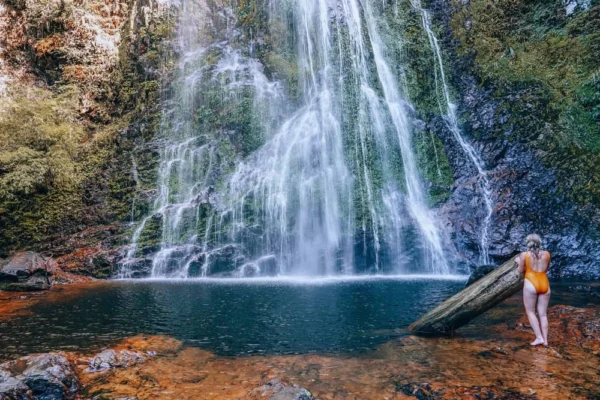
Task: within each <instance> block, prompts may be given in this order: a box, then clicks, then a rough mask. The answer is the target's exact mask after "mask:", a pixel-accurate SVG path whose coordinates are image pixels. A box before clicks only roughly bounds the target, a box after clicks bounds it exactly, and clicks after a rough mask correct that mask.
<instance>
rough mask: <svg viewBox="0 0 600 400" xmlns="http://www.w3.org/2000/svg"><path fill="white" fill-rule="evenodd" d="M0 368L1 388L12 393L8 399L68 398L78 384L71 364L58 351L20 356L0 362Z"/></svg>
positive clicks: (73, 397) (6, 392) (45, 399)
mask: <svg viewBox="0 0 600 400" xmlns="http://www.w3.org/2000/svg"><path fill="white" fill-rule="evenodd" d="M0 371H1V372H0V382H1V383H0V388H1V389H0V390H2V391H3V394H6V396H9V394H10V393H12V394H13V397H7V398H17V399H44V400H59V399H60V400H63V399H66V400H70V399H75V398H76V396H77V391H78V390H79V387H80V385H79V379H78V378H77V375H76V373H75V370H74V369H73V365H72V364H71V362H70V361H69V360H68V359H67V357H65V356H64V355H63V354H60V353H45V354H37V355H32V356H26V357H21V358H18V359H16V360H13V361H9V362H6V363H4V364H0ZM2 398H5V397H2Z"/></svg>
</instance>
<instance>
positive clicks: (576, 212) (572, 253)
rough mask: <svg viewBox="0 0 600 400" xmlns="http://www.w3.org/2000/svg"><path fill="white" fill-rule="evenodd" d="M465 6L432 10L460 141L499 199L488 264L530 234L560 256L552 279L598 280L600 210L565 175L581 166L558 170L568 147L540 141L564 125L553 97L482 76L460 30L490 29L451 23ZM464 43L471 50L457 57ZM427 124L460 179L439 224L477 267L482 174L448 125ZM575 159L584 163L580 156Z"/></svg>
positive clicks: (439, 4) (538, 88)
mask: <svg viewBox="0 0 600 400" xmlns="http://www.w3.org/2000/svg"><path fill="white" fill-rule="evenodd" d="M463 4H466V3H464V2H463ZM461 7H466V8H465V9H467V8H468V6H463V5H457V3H456V2H455V3H452V2H445V1H440V0H434V1H432V2H431V3H430V4H429V9H430V10H431V12H432V14H433V16H434V19H435V23H436V25H439V26H440V28H442V32H443V34H441V35H440V37H439V39H440V41H441V42H443V44H442V47H443V49H444V51H445V52H447V58H448V60H449V61H450V62H448V64H447V65H446V70H447V71H453V73H452V74H451V77H450V79H451V82H450V84H451V86H452V87H453V88H454V89H455V90H456V93H457V94H458V96H457V97H458V98H457V103H458V113H459V115H460V117H461V120H462V121H463V123H462V125H461V129H462V132H463V135H464V136H465V138H466V139H467V140H468V141H469V142H470V143H471V144H472V145H473V146H474V147H475V149H476V150H477V151H478V153H479V154H480V155H481V157H482V159H483V161H484V163H485V168H486V170H487V173H488V178H489V179H490V189H491V192H492V197H493V200H494V213H493V217H492V221H491V226H490V232H489V238H490V243H489V244H490V247H489V253H490V258H491V261H492V262H493V263H495V264H500V263H501V262H504V261H506V260H507V259H508V258H510V257H511V256H513V255H515V254H516V253H518V252H520V251H523V250H524V243H523V241H524V239H525V237H526V236H527V234H529V233H532V232H536V233H538V234H540V235H541V236H542V239H543V241H544V247H545V248H546V249H547V250H549V251H550V252H551V253H552V255H553V257H552V264H551V268H550V270H549V274H550V275H551V276H555V277H569V276H582V277H587V278H597V277H599V276H600V268H599V267H598V263H597V261H596V260H598V259H599V257H600V225H599V224H598V222H597V221H599V220H600V210H599V209H598V208H597V207H595V206H594V205H593V204H585V205H584V204H582V203H581V202H579V203H577V202H576V201H575V200H574V196H572V194H573V193H572V190H571V186H573V184H572V183H571V182H569V179H568V177H567V178H565V171H566V170H568V168H571V169H574V168H573V166H574V165H577V164H572V163H569V162H567V163H565V162H564V161H563V162H562V165H559V164H560V162H561V161H560V160H559V156H560V157H562V158H565V154H564V149H560V148H558V147H559V146H558V147H556V146H555V147H552V146H549V147H548V148H547V149H545V150H542V148H543V147H542V144H540V143H547V142H548V141H549V139H548V137H550V136H552V135H557V132H558V131H560V129H561V128H560V127H559V126H558V125H556V124H557V121H556V120H555V118H553V116H552V115H550V114H551V113H552V106H553V105H552V104H551V102H552V101H554V100H549V99H550V97H548V96H547V93H546V91H545V90H546V89H545V88H544V86H543V85H542V84H541V83H539V82H537V81H531V82H529V81H524V82H520V81H514V82H512V81H510V80H509V79H508V78H507V81H506V82H500V81H494V80H490V79H483V78H482V76H481V75H478V74H479V73H480V69H481V66H480V65H479V64H477V63H478V60H476V59H475V54H474V53H473V52H475V51H476V49H471V46H472V43H461V42H459V40H458V39H457V38H458V37H459V34H457V32H458V31H459V30H461V29H466V30H467V31H470V30H471V29H474V30H476V29H479V31H478V33H479V34H485V33H481V32H482V31H483V29H482V28H481V27H471V26H470V20H468V19H467V20H465V21H464V22H465V24H464V26H458V25H456V24H453V21H452V18H453V13H455V12H457V9H461V10H462V8H461ZM465 12H466V11H465ZM507 12H508V11H507ZM467 14H468V13H467ZM520 17H521V16H518V15H515V18H520ZM460 46H466V47H468V49H467V50H466V51H465V50H464V49H463V53H460V50H459V47H460ZM507 82H509V83H507ZM549 102H550V103H549ZM429 124H430V125H431V126H430V129H431V130H432V131H434V132H435V133H436V134H437V135H438V137H439V138H440V140H441V141H442V143H443V144H444V149H445V150H446V153H447V155H448V159H449V161H450V164H451V167H452V170H453V174H454V186H453V188H452V192H451V195H450V197H449V199H448V200H447V201H446V202H445V203H444V204H442V205H441V206H440V208H439V214H440V218H441V219H442V221H443V222H444V223H445V225H446V226H447V231H448V232H451V235H452V239H453V241H454V243H455V245H456V247H457V249H458V251H459V257H460V258H461V260H464V261H465V262H466V263H467V264H469V266H470V267H471V268H473V267H474V264H475V265H476V264H477V261H476V260H477V256H478V254H479V245H480V238H481V228H482V226H481V224H482V221H483V218H484V217H485V215H484V213H485V207H484V203H483V198H482V194H481V193H480V190H478V181H477V179H478V178H477V174H476V171H475V170H474V166H473V165H472V163H470V162H469V160H468V159H467V158H466V156H465V155H464V152H462V151H461V149H460V147H459V146H458V145H457V143H456V141H455V139H454V138H453V136H452V133H451V132H449V130H448V129H447V127H446V126H445V124H444V121H443V120H442V119H441V118H439V117H438V118H437V119H436V118H434V119H433V120H432V121H430V122H429ZM564 134H565V135H570V134H571V133H568V132H565V133H564ZM544 136H545V137H544ZM544 141H545V142H544ZM561 151H563V153H561ZM570 158H572V159H573V160H574V161H573V162H580V161H579V160H577V159H576V157H575V156H572V157H570Z"/></svg>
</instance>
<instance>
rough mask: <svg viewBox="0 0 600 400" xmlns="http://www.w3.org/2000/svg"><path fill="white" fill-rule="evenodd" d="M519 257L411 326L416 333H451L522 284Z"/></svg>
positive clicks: (514, 291)
mask: <svg viewBox="0 0 600 400" xmlns="http://www.w3.org/2000/svg"><path fill="white" fill-rule="evenodd" d="M515 259H516V256H515V257H513V258H511V259H510V260H509V261H507V262H505V263H504V264H502V265H501V266H500V267H498V268H496V269H495V270H494V271H492V272H490V273H489V274H487V275H485V276H484V277H483V278H481V279H479V280H478V281H476V282H475V283H473V284H471V285H470V286H469V287H467V288H465V289H464V290H462V291H461V292H459V293H457V294H456V295H454V296H452V297H451V298H449V299H448V300H446V301H445V302H443V303H442V304H440V305H439V306H437V307H436V308H434V309H433V310H431V311H429V312H428V313H427V314H425V315H423V316H422V317H421V318H420V319H419V320H417V321H416V322H414V323H413V324H412V325H411V326H409V327H408V330H409V331H410V332H411V333H414V334H417V335H419V334H420V335H448V334H452V333H453V332H454V330H456V329H457V328H459V327H461V326H463V325H465V324H467V323H468V322H469V321H471V320H472V319H473V318H475V317H477V316H478V315H480V314H483V313H484V312H486V311H487V310H489V309H490V308H492V307H494V306H495V305H497V304H498V303H501V302H502V301H503V300H505V299H507V298H508V297H510V296H512V295H513V294H514V293H516V292H517V291H519V290H520V289H521V288H522V287H523V275H522V274H521V273H520V272H519V270H518V268H517V265H516V263H515Z"/></svg>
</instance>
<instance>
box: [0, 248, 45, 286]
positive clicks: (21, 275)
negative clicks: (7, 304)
mask: <svg viewBox="0 0 600 400" xmlns="http://www.w3.org/2000/svg"><path fill="white" fill-rule="evenodd" d="M55 272H56V262H55V261H54V260H53V259H52V258H46V257H44V256H42V255H41V254H39V253H35V252H32V251H24V252H19V253H17V254H15V255H13V256H12V257H11V258H9V259H8V260H7V261H5V262H4V263H2V264H1V265H0V289H2V290H9V291H17V292H18V291H31V290H47V289H50V288H51V287H52V284H53V279H52V276H53V275H54V273H55Z"/></svg>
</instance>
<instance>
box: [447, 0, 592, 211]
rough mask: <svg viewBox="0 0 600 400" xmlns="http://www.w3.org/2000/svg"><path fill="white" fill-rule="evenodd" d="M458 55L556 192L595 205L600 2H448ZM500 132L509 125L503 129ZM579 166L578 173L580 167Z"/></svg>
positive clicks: (497, 132) (512, 137)
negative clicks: (467, 60) (553, 175)
mask: <svg viewBox="0 0 600 400" xmlns="http://www.w3.org/2000/svg"><path fill="white" fill-rule="evenodd" d="M454 11H455V12H454V14H453V16H452V19H451V25H452V30H453V32H454V34H455V37H456V38H457V39H458V40H459V47H458V50H459V54H462V55H466V56H469V57H473V59H474V61H475V74H476V78H477V79H478V80H479V83H480V84H481V85H482V86H483V87H484V88H486V89H488V90H489V91H491V93H492V94H493V97H494V99H495V100H496V101H497V104H498V106H499V111H498V113H499V115H504V116H507V118H504V119H502V121H503V122H502V124H501V125H502V126H500V129H496V130H495V131H494V132H480V134H481V135H482V136H483V135H490V134H491V135H494V136H495V137H494V138H495V139H500V138H504V137H506V136H508V139H509V140H514V141H519V142H522V143H524V144H526V145H527V146H528V147H531V148H533V149H536V150H539V151H540V154H543V155H544V157H543V160H544V162H545V163H546V165H547V166H548V167H551V168H555V169H556V171H557V173H558V177H559V181H560V182H561V188H560V189H561V191H562V192H563V193H565V194H567V195H569V196H570V197H572V198H574V199H576V200H577V201H578V202H579V203H580V204H583V205H587V204H590V203H593V204H596V205H600V188H598V186H597V185H593V184H592V185H590V182H591V181H590V178H592V180H593V177H595V176H598V175H600V84H599V83H598V76H599V74H600V5H599V4H598V2H593V3H592V4H591V6H590V8H589V9H584V8H583V7H581V6H580V7H578V8H577V9H575V11H574V12H573V14H571V15H567V13H566V10H565V5H564V2H563V1H561V0H551V1H541V0H527V1H517V0H498V1H489V0H474V1H471V2H470V6H469V7H466V6H464V5H463V4H460V2H459V1H454ZM506 132H509V134H507V133H506ZM584 171H585V172H584Z"/></svg>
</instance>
